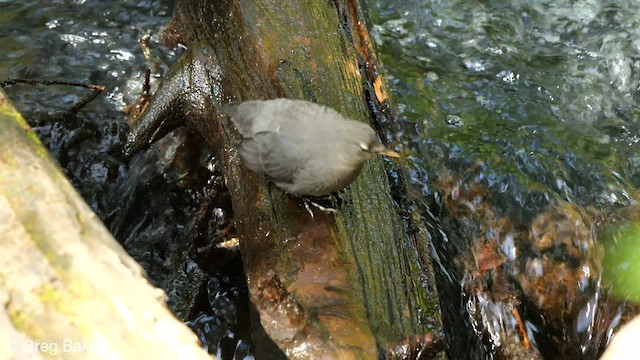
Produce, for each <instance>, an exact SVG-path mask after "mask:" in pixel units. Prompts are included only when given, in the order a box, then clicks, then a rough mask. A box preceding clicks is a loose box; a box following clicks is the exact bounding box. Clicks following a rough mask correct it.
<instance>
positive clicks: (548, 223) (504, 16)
mask: <svg viewBox="0 0 640 360" xmlns="http://www.w3.org/2000/svg"><path fill="white" fill-rule="evenodd" d="M639 12H640V3H639V2H636V1H613V2H611V1H598V0H584V1H580V0H578V1H511V2H500V1H411V0H410V1H385V0H377V1H375V2H374V3H372V4H371V14H370V15H371V18H372V23H373V29H374V31H373V33H374V34H373V37H374V39H375V40H376V43H377V44H378V47H379V53H380V56H381V59H382V62H383V64H384V65H385V70H386V72H387V74H388V75H389V87H390V88H391V91H392V93H393V94H394V100H395V102H396V104H397V107H398V112H397V113H398V117H399V119H401V129H400V131H399V133H400V135H399V137H400V138H401V140H402V143H403V146H404V147H405V151H406V152H407V153H408V154H409V156H410V158H411V164H410V165H409V166H408V169H409V170H410V172H411V174H412V184H411V189H412V191H411V192H410V197H412V199H413V200H414V202H415V203H416V204H417V209H418V211H419V212H420V213H421V214H422V217H423V219H424V224H425V227H426V228H427V229H428V231H429V234H431V241H432V243H433V244H434V250H435V254H436V255H437V256H436V257H435V258H434V259H435V260H434V262H435V265H436V268H437V269H439V274H438V275H437V276H438V285H439V288H440V290H441V304H442V307H443V320H444V322H445V331H446V333H447V336H448V339H447V344H448V346H449V355H450V356H451V357H452V358H466V357H469V358H494V357H498V358H500V357H507V358H514V357H515V358H520V357H524V358H535V357H544V358H576V357H580V358H596V357H597V356H598V354H599V353H600V352H601V351H602V349H603V347H604V345H605V344H606V343H607V341H608V340H609V339H610V337H611V335H612V333H613V332H614V331H615V330H616V329H618V327H619V326H620V324H621V323H622V322H624V321H625V320H626V319H627V318H628V317H629V316H630V315H632V314H634V313H636V312H637V310H636V309H635V305H632V304H630V303H627V302H626V301H625V300H624V298H619V297H615V296H611V294H610V287H609V286H608V285H607V282H606V279H603V277H602V258H603V246H604V243H605V242H606V238H607V234H608V233H611V232H615V230H611V224H615V223H618V224H622V223H626V222H627V221H633V220H636V221H637V220H638V207H637V201H636V199H637V188H638V186H639V185H640V177H639V174H638V170H637V168H638V167H637V165H638V161H639V160H640V158H639V153H638V146H639V145H638V140H639V137H638V136H639V131H638V130H639V129H640V125H639V124H640V121H639V120H640V18H639V17H638V16H637V14H638V13H639ZM614 229H615V227H614ZM470 343H471V344H473V345H472V346H471V347H470V346H469V344H470Z"/></svg>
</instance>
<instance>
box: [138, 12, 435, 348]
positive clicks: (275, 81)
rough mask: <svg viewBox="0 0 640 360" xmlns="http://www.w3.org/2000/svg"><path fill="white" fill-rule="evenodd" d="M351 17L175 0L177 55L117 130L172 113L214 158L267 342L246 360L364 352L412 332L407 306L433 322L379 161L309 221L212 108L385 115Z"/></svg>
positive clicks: (155, 126) (367, 46)
mask: <svg viewBox="0 0 640 360" xmlns="http://www.w3.org/2000/svg"><path fill="white" fill-rule="evenodd" d="M364 23H365V22H364V18H363V16H362V10H361V8H360V6H359V4H358V2H357V1H355V0H344V1H338V0H336V1H332V2H328V1H285V2H281V1H268V0H267V1H205V0H185V1H179V2H178V24H181V26H182V27H183V31H182V33H183V34H186V36H185V37H186V39H187V41H188V48H189V50H188V52H187V54H186V55H185V56H184V57H183V59H181V61H180V62H179V63H178V64H176V65H175V66H174V67H173V69H172V71H171V73H170V74H169V75H168V76H167V78H166V79H165V81H164V83H163V85H162V86H161V88H160V89H159V90H158V92H157V93H156V95H155V98H154V100H153V101H152V102H151V104H150V106H149V108H148V109H147V111H146V112H145V113H144V114H143V115H142V116H141V118H140V119H139V122H138V124H137V126H136V127H135V128H134V129H133V130H132V132H131V136H130V139H129V140H130V144H129V145H130V148H129V150H132V151H133V150H137V149H139V148H142V147H145V146H147V145H148V144H149V143H150V142H153V141H155V140H157V139H158V138H159V137H160V136H162V135H164V134H166V133H167V132H168V131H169V130H171V129H172V128H174V127H175V126H178V124H179V121H180V120H181V119H183V118H186V122H187V123H188V124H189V125H191V126H192V127H194V128H196V129H198V130H199V132H200V133H201V134H202V135H203V137H204V138H205V139H207V140H208V142H209V144H210V146H211V147H212V149H214V152H215V154H216V155H217V157H218V159H219V160H220V162H221V163H222V165H223V172H224V174H225V177H226V180H227V185H228V187H229V191H230V194H231V196H232V201H233V209H234V216H235V219H236V225H237V228H238V230H239V232H240V234H241V252H242V257H243V262H244V265H245V273H246V275H247V280H248V284H249V289H250V294H251V301H252V305H253V306H254V308H255V314H254V316H255V320H256V321H255V325H257V328H258V329H259V328H260V325H261V327H262V329H259V330H256V331H259V332H260V331H264V332H265V333H264V334H263V335H266V336H267V337H268V339H266V338H261V337H260V336H259V335H256V336H254V337H255V339H254V340H255V341H256V347H257V349H256V355H257V356H260V354H265V351H266V350H265V349H268V348H270V347H269V346H270V345H269V344H270V343H271V342H273V343H275V344H276V345H277V346H278V348H279V349H281V350H282V351H283V352H284V354H286V355H287V356H289V357H291V358H324V357H333V358H341V359H342V358H346V359H348V358H357V359H365V358H369V359H374V358H378V357H379V354H378V352H379V349H385V348H386V347H388V346H390V345H391V344H393V343H395V342H396V341H399V340H400V339H402V338H404V337H407V336H409V335H414V334H418V333H424V331H425V329H424V327H423V324H420V323H419V322H418V318H419V316H420V315H419V314H420V313H421V312H424V313H426V315H427V316H431V317H432V318H439V316H438V315H437V302H436V300H435V299H436V295H435V290H433V292H432V293H429V294H427V293H426V292H425V289H424V288H423V287H422V282H423V280H420V279H421V277H423V276H424V274H431V272H430V269H429V267H430V262H429V260H428V259H426V260H425V259H422V261H421V259H418V258H417V255H416V254H418V253H420V252H424V249H428V247H427V246H426V243H425V242H426V240H425V236H424V234H420V233H418V232H416V233H415V234H407V233H406V232H405V230H404V227H403V222H402V219H401V216H400V215H399V209H398V206H397V205H396V204H395V203H394V200H393V199H392V197H391V195H390V193H391V189H390V185H389V181H388V177H387V174H386V173H385V164H384V163H383V161H382V160H380V159H378V160H374V161H369V162H368V163H367V164H366V165H365V167H364V170H363V171H362V174H361V175H360V176H359V177H358V179H357V180H356V181H355V182H354V183H353V184H351V185H350V186H349V188H348V189H347V190H346V191H344V192H343V193H341V194H340V195H339V198H340V201H334V206H335V207H336V208H338V210H339V212H338V213H337V214H336V215H335V216H334V215H327V214H325V213H323V212H320V211H314V213H315V215H314V217H313V218H311V217H310V216H309V214H308V213H307V211H306V210H305V208H304V206H303V205H302V202H301V201H300V200H299V199H297V198H294V197H292V196H290V195H288V194H285V193H283V192H282V191H280V190H279V189H277V188H275V187H274V186H273V184H271V183H270V182H268V181H267V180H266V179H265V178H264V177H262V176H260V175H257V174H254V173H251V172H250V171H249V170H247V169H246V168H245V167H244V166H242V165H241V163H240V161H239V158H238V156H237V153H236V152H235V150H233V147H232V141H233V138H234V134H235V133H234V130H233V128H232V126H231V124H230V122H229V121H228V120H227V119H226V118H225V117H224V116H222V115H221V113H220V112H219V110H218V109H219V106H220V105H221V104H224V103H226V102H228V101H231V100H233V101H239V100H250V99H268V98H275V97H288V98H297V99H307V100H311V101H315V102H318V103H320V104H324V105H328V106H331V107H333V108H335V109H336V110H338V111H340V112H341V113H343V114H344V115H346V116H348V117H351V118H353V119H358V120H361V121H367V122H369V121H370V119H371V117H372V113H373V114H374V115H376V116H378V119H380V118H383V119H385V120H389V119H388V118H385V115H388V114H389V112H388V104H386V102H385V101H386V97H385V95H384V86H382V85H381V81H380V80H379V78H378V77H377V72H376V65H375V57H374V51H373V49H372V48H371V42H370V40H369V37H368V33H367V29H366V27H365V26H364V25H363V24H364ZM380 110H383V111H380ZM416 246H418V247H421V249H420V251H416V249H415V247H416ZM427 278H428V279H432V277H431V275H427ZM430 286H433V283H431V285H430ZM427 301H428V303H427ZM261 339H264V341H261ZM261 349H262V350H261Z"/></svg>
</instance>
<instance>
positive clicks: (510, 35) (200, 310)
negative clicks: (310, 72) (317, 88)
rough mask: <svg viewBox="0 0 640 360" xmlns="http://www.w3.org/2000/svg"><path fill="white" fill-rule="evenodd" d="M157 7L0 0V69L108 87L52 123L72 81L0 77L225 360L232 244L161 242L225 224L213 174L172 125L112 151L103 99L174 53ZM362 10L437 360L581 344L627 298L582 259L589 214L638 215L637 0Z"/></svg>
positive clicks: (71, 94) (116, 120) (156, 72)
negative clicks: (438, 308)
mask: <svg viewBox="0 0 640 360" xmlns="http://www.w3.org/2000/svg"><path fill="white" fill-rule="evenodd" d="M172 6H173V1H168V0H146V1H145V0H140V1H119V2H106V1H91V0H76V1H71V0H66V1H63V0H57V1H56V0H53V1H42V0H21V1H3V0H0V8H1V9H2V10H0V38H1V39H0V40H1V41H0V79H4V78H9V77H20V78H42V79H61V80H73V81H79V82H87V83H97V84H108V85H109V88H108V90H107V93H106V94H105V95H104V96H101V97H99V98H98V99H96V100H94V101H93V102H91V103H90V104H89V105H87V106H86V107H85V108H83V110H82V111H81V112H80V113H79V115H78V116H77V117H76V118H74V119H70V120H69V119H67V120H65V121H63V122H60V121H58V120H59V119H60V117H61V115H62V114H63V113H64V111H65V110H66V109H68V108H69V107H70V106H72V104H73V103H75V102H77V101H79V99H81V98H82V97H83V96H85V94H86V91H84V90H82V89H75V88H71V87H64V86H55V87H53V86H36V87H33V86H26V85H16V86H12V87H9V88H6V89H5V90H6V91H7V93H8V94H9V96H10V98H12V99H13V100H14V101H15V103H16V105H17V106H18V108H19V110H20V111H21V112H22V113H23V114H25V116H26V117H27V118H28V119H30V121H31V123H32V125H34V126H35V129H36V131H37V132H38V134H39V135H41V136H42V138H43V140H44V142H45V144H46V145H47V147H48V148H49V149H50V151H51V152H52V153H53V154H54V156H56V158H57V159H58V161H59V162H60V163H61V165H62V166H63V167H64V169H65V171H66V172H67V175H68V176H69V178H70V179H71V180H72V182H73V183H74V185H75V186H76V187H77V188H78V189H79V191H80V192H81V193H82V195H83V196H84V197H85V199H86V200H87V202H88V203H89V204H90V205H91V206H92V207H93V209H94V210H95V211H96V212H97V213H98V214H99V215H100V216H101V217H102V218H103V219H105V222H106V223H107V225H108V226H110V228H111V230H112V231H113V232H114V234H116V236H117V237H118V239H119V240H120V241H121V242H122V243H123V244H124V245H125V247H127V249H128V250H129V251H130V252H131V253H132V255H133V256H134V257H136V259H137V260H138V261H140V262H141V263H142V264H143V265H144V266H145V268H146V269H147V271H148V272H149V273H150V274H153V276H154V277H155V278H153V279H152V280H153V281H154V283H156V284H157V285H158V286H161V287H163V288H164V289H165V290H166V291H167V293H168V294H169V300H170V304H171V306H172V308H173V309H174V311H175V312H176V313H177V314H178V316H180V317H181V318H183V319H185V320H186V321H189V324H190V325H191V326H192V327H193V328H194V330H195V331H196V333H198V335H199V336H200V337H201V338H202V339H203V343H205V344H207V346H208V347H209V350H210V351H211V352H217V351H222V350H218V345H219V344H228V345H227V350H225V351H226V352H225V353H224V354H223V355H224V356H225V358H231V357H232V356H233V353H234V352H235V356H236V358H241V357H243V356H250V355H248V354H250V339H248V336H247V335H246V334H245V333H244V332H243V331H245V330H243V328H242V326H239V325H238V324H240V323H242V322H243V321H246V319H243V316H244V317H246V311H244V310H243V309H245V310H246V307H247V304H246V293H245V292H246V288H244V286H243V285H242V281H241V279H242V274H241V273H238V272H237V270H232V271H226V270H225V271H223V270H224V269H225V267H226V266H232V265H234V264H233V262H234V261H235V262H237V258H236V260H234V261H232V263H231V264H224V263H222V264H220V265H219V266H218V267H213V268H206V265H205V264H208V263H211V259H209V258H206V259H203V257H202V255H198V254H201V253H202V252H203V251H204V250H202V249H195V250H194V249H185V248H183V247H181V244H183V243H186V239H185V237H188V236H192V234H194V233H195V234H201V236H203V237H204V238H205V239H206V238H210V237H211V236H214V235H217V234H219V233H220V232H222V231H221V230H220V229H221V228H224V226H225V225H226V213H225V212H226V211H228V210H227V207H226V206H225V204H224V203H225V197H224V194H222V195H215V196H212V195H211V194H212V193H215V192H216V191H217V189H218V187H219V184H220V181H221V180H220V176H219V170H218V169H216V166H215V163H214V161H213V159H211V158H210V156H209V155H208V152H207V151H206V149H203V148H202V147H201V144H199V143H197V144H193V143H191V144H190V143H189V140H186V138H187V137H186V136H185V134H184V133H180V132H177V133H175V134H174V136H173V137H171V138H169V139H167V140H166V141H164V142H163V143H161V144H159V145H158V146H157V147H156V150H157V151H159V154H160V155H153V154H152V153H147V154H142V155H139V156H138V157H137V158H135V159H133V160H131V162H129V160H127V159H124V158H123V157H122V156H121V155H120V152H119V149H120V147H121V145H122V141H123V140H124V137H125V133H126V125H125V116H124V115H123V114H122V113H121V112H120V111H119V110H120V108H122V107H123V106H124V105H126V104H129V103H132V102H133V101H135V99H136V97H137V96H138V94H139V92H140V90H141V88H142V83H143V73H144V70H145V69H146V68H147V67H148V68H150V69H151V72H152V74H153V75H152V79H151V84H152V86H155V85H157V82H158V79H160V78H161V76H162V75H163V74H164V73H165V72H166V70H167V69H168V66H169V65H170V64H171V63H172V62H173V61H175V59H176V58H177V56H179V54H180V53H181V48H180V47H179V46H173V45H164V43H163V42H162V41H161V39H162V37H161V35H160V34H161V32H162V29H163V27H164V26H165V25H166V23H167V22H168V20H169V18H170V15H171V11H172ZM369 7H370V17H371V25H372V30H373V37H374V39H375V40H376V43H377V45H378V49H379V54H380V59H381V60H382V62H383V64H384V67H385V71H386V73H387V74H388V86H389V88H390V89H391V91H392V93H393V95H394V96H393V99H394V101H395V103H396V105H397V110H398V111H397V114H398V119H399V120H400V122H399V124H400V125H399V127H398V129H397V133H396V134H394V136H395V138H397V139H398V140H399V141H400V142H401V144H402V147H403V148H404V150H405V152H406V153H407V154H408V157H409V160H410V162H409V164H408V165H407V166H406V169H407V170H408V171H409V173H410V175H411V183H410V186H409V189H410V192H409V197H410V198H411V199H412V200H413V202H414V203H415V204H416V212H417V214H418V215H419V216H422V218H423V224H424V227H425V229H426V230H427V234H429V240H430V241H431V244H432V246H433V247H432V249H433V250H434V252H433V254H434V265H435V267H436V269H438V274H437V278H438V286H439V288H440V289H441V303H442V310H443V319H444V322H445V333H446V335H447V345H448V349H449V350H448V351H449V356H450V357H451V358H503V357H504V358H535V357H543V358H560V357H562V358H567V357H573V358H576V357H581V358H596V357H597V356H598V354H599V353H600V352H601V351H602V349H603V347H604V345H605V344H606V343H607V341H608V340H609V339H610V337H611V335H612V334H613V333H614V332H615V330H617V329H618V328H619V326H620V324H621V323H623V322H624V321H625V320H626V319H627V318H628V317H629V316H630V315H632V314H634V313H635V312H637V311H636V310H635V307H634V305H632V304H630V303H628V302H626V301H624V299H619V298H616V297H614V296H611V295H610V293H609V287H608V286H607V285H606V281H604V280H603V279H602V276H601V268H602V265H601V263H602V257H603V255H602V247H603V244H602V242H603V239H604V238H605V233H607V231H609V232H615V230H610V228H609V227H608V225H609V224H611V223H614V222H624V221H626V220H629V219H635V218H637V217H638V215H637V214H638V211H637V207H635V208H634V204H636V202H635V199H636V198H637V195H636V193H637V190H636V189H637V188H638V186H640V175H639V174H638V171H637V170H636V169H637V168H638V164H639V163H640V157H639V156H638V130H639V125H638V123H639V122H638V120H639V118H640V108H639V105H640V17H638V16H637V14H638V13H640V2H636V1H623V0H618V1H613V2H609V1H598V0H584V1H580V0H574V1H566V0H565V1H559V2H558V1H551V0H547V1H511V2H504V1H502V2H499V1H454V0H452V1H407V0H400V1H391V0H389V1H385V0H376V1H372V2H370V3H369ZM144 35H150V41H149V43H150V47H149V49H150V54H148V55H147V56H145V53H144V51H143V48H142V47H141V46H140V44H139V43H138V40H139V39H140V38H142V37H143V36H144ZM195 142H197V141H195ZM180 153H182V155H179V154H180ZM176 154H178V155H176ZM185 154H187V155H185ZM180 156H182V157H183V159H184V158H185V157H188V158H190V159H194V160H193V164H191V165H192V166H191V167H190V168H189V169H183V168H181V167H180V166H178V165H175V164H176V163H178V162H179V161H175V160H174V157H180ZM149 194H155V195H149ZM212 197H215V198H216V199H217V200H215V201H210V202H207V199H210V198H212ZM203 202H204V203H205V204H207V206H204V207H203V206H202V205H201V204H202V203H203ZM205 218H206V219H207V220H206V221H202V219H205ZM194 219H195V220H194ZM198 219H200V220H198ZM144 229H148V230H144ZM184 229H187V230H188V231H184ZM185 234H186V235H185ZM202 234H204V235H202ZM140 239H142V240H140ZM162 239H165V240H166V239H173V241H172V242H170V243H169V244H170V246H171V248H166V246H167V245H166V242H165V240H162ZM202 241H203V242H204V241H205V240H202ZM203 247H204V245H203ZM149 249H151V250H149ZM208 251H209V250H207V252H206V253H207V254H210V252H208ZM224 251H232V252H233V250H224ZM175 253H178V255H177V258H175V257H176V255H171V254H175ZM214 255H215V254H214ZM218 255H219V257H220V258H228V256H225V255H228V254H226V253H224V252H223V254H218ZM236 265H237V264H236ZM176 268H178V269H179V270H178V271H176ZM231 268H232V269H237V266H235V267H233V266H232V267H231ZM223 274H224V275H223ZM188 294H194V295H188ZM243 299H244V300H243ZM198 304H199V305H198ZM207 309H209V310H207ZM243 313H244V314H245V315H242V314H243ZM229 349H231V350H229ZM219 354H220V353H219Z"/></svg>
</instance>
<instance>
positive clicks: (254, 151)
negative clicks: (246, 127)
mask: <svg viewBox="0 0 640 360" xmlns="http://www.w3.org/2000/svg"><path fill="white" fill-rule="evenodd" d="M291 150H292V147H291V146H290V144H288V143H287V142H286V139H283V138H282V137H280V136H278V134H277V133H274V132H271V131H262V132H259V133H257V134H255V135H254V136H253V137H252V138H247V139H244V140H243V141H242V143H240V146H239V147H238V151H239V152H240V157H241V158H242V161H243V162H244V164H245V166H246V167H248V168H249V169H250V170H252V171H255V172H258V173H263V174H266V175H268V176H269V177H270V178H272V179H273V180H275V181H276V182H280V183H291V182H292V181H293V178H294V176H295V174H296V173H297V171H298V169H299V167H300V166H301V165H303V164H300V160H299V159H298V156H297V153H296V151H295V150H293V151H291Z"/></svg>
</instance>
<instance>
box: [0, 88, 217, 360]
mask: <svg viewBox="0 0 640 360" xmlns="http://www.w3.org/2000/svg"><path fill="white" fill-rule="evenodd" d="M0 245H1V248H2V251H0V303H1V304H2V305H3V306H2V308H1V310H0V358H2V359H26V358H29V359H32V358H33V359H39V358H60V359H62V358H64V359H114V358H122V359H146V358H156V359H163V358H171V359H183V358H189V359H208V358H209V356H208V355H207V353H206V352H204V351H203V350H201V349H200V347H199V346H198V344H197V339H196V337H195V335H194V334H193V333H192V332H191V331H190V330H189V329H188V328H187V327H186V326H184V325H183V324H182V323H180V322H179V321H178V320H177V319H175V318H174V317H173V315H172V314H171V313H170V312H169V311H168V309H167V308H166V307H165V305H164V302H163V293H162V291H161V290H159V289H157V288H154V287H152V286H151V285H150V284H149V283H148V282H147V280H146V279H145V278H144V275H143V271H142V269H141V268H140V266H139V265H138V264H137V263H135V261H133V260H132V259H131V258H130V257H129V256H128V255H127V254H126V252H125V251H124V250H123V249H122V248H121V247H120V245H119V244H118V243H117V242H116V240H115V239H113V237H112V236H111V235H110V234H109V232H108V230H107V229H106V228H105V227H104V225H103V224H102V222H101V221H100V220H99V219H98V218H97V217H96V215H95V214H94V213H93V211H91V209H90V208H89V207H88V206H87V205H86V204H85V202H84V200H83V199H82V198H81V197H80V195H79V194H78V193H77V192H76V191H75V189H74V188H73V187H72V185H71V184H70V183H69V182H68V180H67V179H66V177H65V175H64V174H63V173H62V170H61V169H60V168H59V167H58V166H57V164H56V163H55V160H53V159H52V158H51V157H50V156H49V155H48V153H47V151H46V149H45V148H44V147H43V146H42V145H41V144H40V142H39V140H38V138H37V137H36V136H35V134H34V133H33V131H32V130H31V129H30V128H29V126H28V125H27V124H26V122H25V121H24V119H23V118H22V117H21V116H20V114H19V113H18V112H17V111H16V110H15V109H14V108H13V107H12V105H11V104H10V103H9V101H8V100H7V99H6V96H5V95H4V93H3V92H2V90H0Z"/></svg>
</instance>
